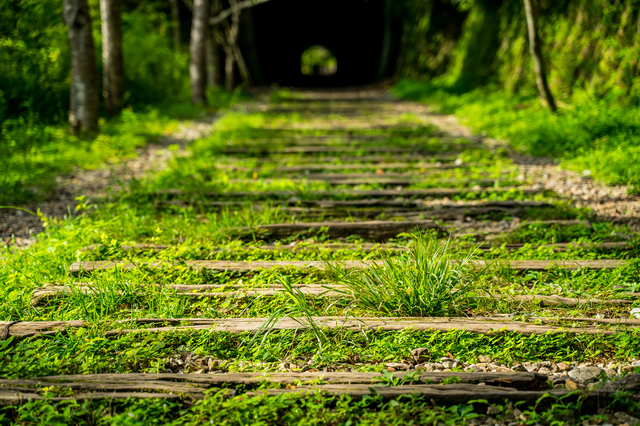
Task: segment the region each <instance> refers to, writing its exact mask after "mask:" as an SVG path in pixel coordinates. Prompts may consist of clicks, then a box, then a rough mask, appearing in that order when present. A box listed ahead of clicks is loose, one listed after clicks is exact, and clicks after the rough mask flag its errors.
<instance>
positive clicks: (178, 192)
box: [154, 187, 544, 200]
mask: <svg viewBox="0 0 640 426" xmlns="http://www.w3.org/2000/svg"><path fill="white" fill-rule="evenodd" d="M510 191H518V192H522V193H523V194H528V195H532V194H539V193H541V192H544V190H542V189H539V188H529V187H503V188H486V189H482V190H474V189H460V188H428V189H403V190H395V189H371V190H361V189H352V190H346V189H338V190H332V191H309V192H307V193H305V194H304V195H305V196H309V198H313V197H332V196H336V195H340V196H348V197H369V198H375V197H381V198H386V197H394V198H398V197H406V198H411V197H455V196H457V195H464V194H474V195H481V194H483V193H487V194H492V193H505V192H510ZM154 194H155V195H156V196H157V197H167V198H172V197H184V196H189V195H197V196H198V197H204V198H205V199H206V198H214V199H216V200H219V199H221V198H222V199H224V198H261V199H264V198H267V199H272V198H281V197H287V198H291V197H300V195H301V194H300V193H299V192H296V191H227V192H223V193H218V192H208V191H205V192H202V193H198V194H194V193H192V192H189V191H184V190H182V189H165V190H160V191H156V192H155V193H154Z"/></svg>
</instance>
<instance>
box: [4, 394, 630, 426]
mask: <svg viewBox="0 0 640 426" xmlns="http://www.w3.org/2000/svg"><path fill="white" fill-rule="evenodd" d="M619 407H624V408H625V409H628V410H630V412H631V413H637V412H638V407H637V405H636V404H634V403H633V402H632V401H628V398H625V397H624V396H622V395H621V396H620V398H619V399H617V400H616V401H615V402H614V404H611V405H610V408H619ZM515 410H517V411H515ZM592 411H593V410H591V409H590V408H588V407H586V406H583V404H581V402H580V401H578V402H571V401H568V400H562V399H559V398H554V397H550V396H547V397H545V398H542V399H541V400H540V401H537V403H536V404H533V405H527V404H516V406H515V407H514V405H513V404H508V403H507V402H505V403H504V404H496V405H494V406H493V408H492V412H493V413H494V414H493V415H492V416H493V417H488V416H487V415H486V412H487V404H486V403H485V402H483V401H482V400H478V401H473V402H470V403H468V404H449V405H435V403H434V402H433V401H426V400H425V399H424V398H421V397H420V396H419V395H405V396H402V397H400V398H397V399H393V400H391V401H384V400H383V398H382V397H380V396H377V395H371V396H367V397H365V398H363V399H360V400H358V399H354V398H352V397H351V396H349V395H340V396H331V395H325V394H322V393H319V392H313V393H311V394H307V395H300V394H283V395H280V396H276V397H269V396H266V395H258V396H253V397H244V396H240V397H236V398H232V399H225V398H224V397H223V396H222V394H216V393H215V391H213V392H209V393H208V395H207V396H206V397H205V398H204V399H203V400H199V401H196V402H195V403H194V404H180V403H175V402H171V401H165V400H161V399H155V400H139V401H134V400H131V401H123V402H119V401H109V402H98V401H90V400H89V401H85V402H77V401H65V402H58V403H52V402H50V401H46V400H44V401H30V402H28V403H27V404H25V405H22V406H21V407H19V408H13V407H10V408H4V409H3V410H2V412H0V424H9V422H13V424H18V425H32V424H79V423H85V424H92V425H111V424H122V425H138V424H162V425H202V424H216V425H247V424H259V425H265V426H276V425H291V424H300V425H302V424H303V425H353V424H358V425H367V426H382V425H385V426H386V425H394V426H396V425H415V424H429V425H431V424H438V425H444V426H457V425H460V426H463V425H469V424H482V422H487V421H492V420H493V421H494V422H495V421H496V420H498V421H511V420H513V419H515V414H518V416H519V417H520V419H519V421H522V419H525V421H523V424H554V425H576V424H583V422H588V424H598V423H599V422H601V421H602V419H603V417H602V416H600V415H597V414H595V413H593V412H592ZM636 415H637V414H636ZM471 422H476V423H471Z"/></svg>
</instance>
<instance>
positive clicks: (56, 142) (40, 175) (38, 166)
mask: <svg viewBox="0 0 640 426" xmlns="http://www.w3.org/2000/svg"><path fill="white" fill-rule="evenodd" d="M188 109H189V111H186V110H184V112H186V113H187V114H188V115H189V116H191V117H193V116H195V113H196V109H194V108H192V107H189V108H188ZM178 124H179V122H178V120H176V119H175V118H170V116H169V115H167V114H165V113H161V112H160V111H159V110H157V109H149V110H147V111H142V112H133V111H131V110H124V111H123V112H122V115H121V116H120V118H119V119H113V120H108V121H104V120H103V121H102V122H101V125H100V134H99V135H97V136H73V135H70V134H68V132H67V129H66V127H65V126H54V125H51V126H48V125H41V124H38V123H37V120H33V121H32V120H31V119H28V120H23V119H15V120H5V121H4V123H3V127H2V132H1V133H0V140H1V141H2V144H3V147H4V149H5V151H4V154H3V155H2V156H1V160H0V176H1V177H0V202H2V203H12V204H20V203H23V202H25V201H29V200H32V199H38V198H43V197H46V196H47V195H49V194H50V193H51V191H53V189H54V188H55V179H54V178H55V177H57V176H59V175H64V174H68V173H72V172H73V171H74V170H75V169H77V168H80V169H95V168H99V167H108V166H109V165H115V164H118V163H119V162H121V161H124V160H127V159H130V158H134V157H136V155H137V154H136V150H137V149H139V148H141V147H143V146H144V145H146V144H147V143H150V142H156V143H157V142H160V140H161V138H162V137H166V136H168V135H169V134H170V133H171V132H174V131H176V130H177V128H178ZM176 147H177V146H176Z"/></svg>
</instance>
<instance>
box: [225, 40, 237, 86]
mask: <svg viewBox="0 0 640 426" xmlns="http://www.w3.org/2000/svg"><path fill="white" fill-rule="evenodd" d="M224 53H225V58H224V88H225V90H226V91H227V92H233V89H234V88H235V87H236V85H235V81H234V77H235V75H234V74H235V67H234V64H235V55H234V54H233V48H232V47H231V46H229V45H228V44H225V45H224Z"/></svg>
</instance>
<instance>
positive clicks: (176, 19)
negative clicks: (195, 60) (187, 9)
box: [169, 0, 181, 52]
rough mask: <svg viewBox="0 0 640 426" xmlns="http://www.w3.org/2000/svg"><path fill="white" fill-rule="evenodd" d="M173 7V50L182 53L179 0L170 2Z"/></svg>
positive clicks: (170, 0)
mask: <svg viewBox="0 0 640 426" xmlns="http://www.w3.org/2000/svg"><path fill="white" fill-rule="evenodd" d="M169 5H170V6H171V36H172V38H173V50H175V51H176V52H179V51H180V45H181V43H180V8H179V7H178V0H169Z"/></svg>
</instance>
